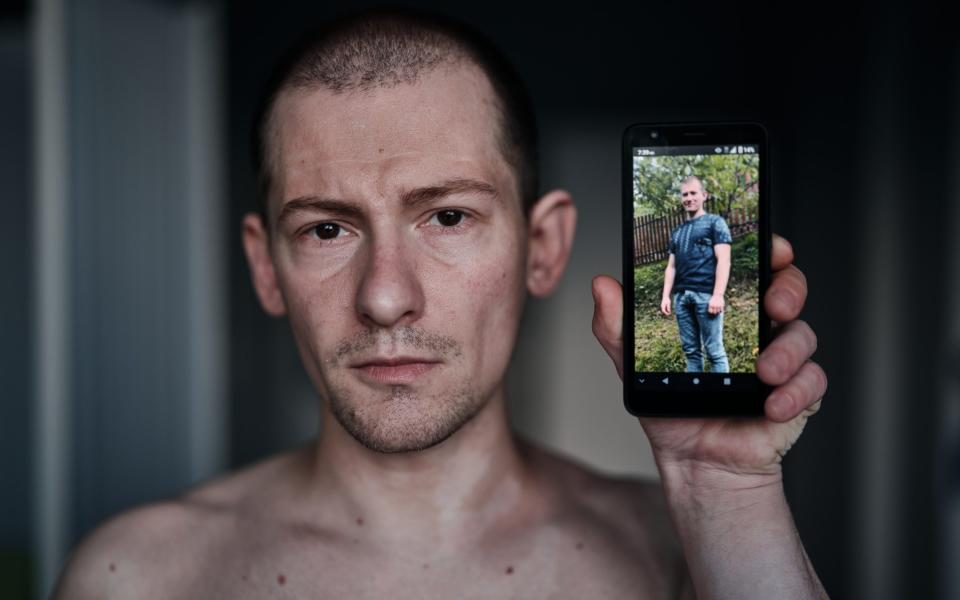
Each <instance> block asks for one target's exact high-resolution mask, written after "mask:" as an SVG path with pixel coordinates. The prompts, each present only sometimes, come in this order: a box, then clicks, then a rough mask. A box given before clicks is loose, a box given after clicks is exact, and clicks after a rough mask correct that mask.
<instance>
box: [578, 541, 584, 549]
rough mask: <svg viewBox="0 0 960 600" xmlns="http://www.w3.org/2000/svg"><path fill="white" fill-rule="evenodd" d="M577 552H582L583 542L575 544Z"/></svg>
mask: <svg viewBox="0 0 960 600" xmlns="http://www.w3.org/2000/svg"><path fill="white" fill-rule="evenodd" d="M577 550H583V542H577Z"/></svg>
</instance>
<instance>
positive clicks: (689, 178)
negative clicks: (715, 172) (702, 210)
mask: <svg viewBox="0 0 960 600" xmlns="http://www.w3.org/2000/svg"><path fill="white" fill-rule="evenodd" d="M691 181H696V182H697V183H699V184H700V191H701V192H703V193H704V194H706V193H707V188H706V187H704V185H703V180H701V179H700V178H699V177H697V176H696V175H687V176H686V177H684V178H683V181H681V182H680V187H681V188H682V187H683V186H684V184H687V183H690V182H691Z"/></svg>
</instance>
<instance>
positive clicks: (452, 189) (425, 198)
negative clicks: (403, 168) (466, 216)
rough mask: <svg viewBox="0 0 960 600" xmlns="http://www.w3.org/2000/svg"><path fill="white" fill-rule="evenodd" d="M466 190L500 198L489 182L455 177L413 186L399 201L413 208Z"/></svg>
mask: <svg viewBox="0 0 960 600" xmlns="http://www.w3.org/2000/svg"><path fill="white" fill-rule="evenodd" d="M468 192H474V193H480V194H485V195H488V196H491V197H492V198H493V199H494V200H498V201H499V200H500V194H499V193H498V192H497V188H495V187H493V186H492V185H490V184H489V183H486V182H484V181H479V180H477V179H468V178H463V177H457V178H454V179H448V180H446V181H444V182H443V183H440V184H438V185H431V186H427V187H421V188H414V189H412V190H409V191H406V192H404V193H403V194H402V195H401V196H400V202H401V203H402V204H403V206H404V207H405V208H415V207H417V206H421V205H423V204H428V203H430V202H433V201H434V200H439V199H440V198H443V197H445V196H450V195H452V194H462V193H468Z"/></svg>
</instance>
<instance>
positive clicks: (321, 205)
mask: <svg viewBox="0 0 960 600" xmlns="http://www.w3.org/2000/svg"><path fill="white" fill-rule="evenodd" d="M300 211H312V212H320V211H324V212H329V213H333V214H335V215H340V216H343V217H351V218H354V219H360V218H363V209H362V208H360V205H359V204H354V203H353V202H347V201H345V200H334V199H331V198H320V197H318V196H301V197H299V198H294V199H293V200H289V201H287V202H285V203H284V204H283V206H282V207H280V216H279V217H277V222H283V220H284V219H286V218H288V217H289V216H290V215H292V214H294V213H296V212H300Z"/></svg>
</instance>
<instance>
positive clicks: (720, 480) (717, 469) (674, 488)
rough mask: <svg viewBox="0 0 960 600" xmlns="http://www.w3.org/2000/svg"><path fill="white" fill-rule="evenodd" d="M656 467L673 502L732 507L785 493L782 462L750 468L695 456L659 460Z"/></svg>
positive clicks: (748, 504) (724, 509)
mask: <svg viewBox="0 0 960 600" xmlns="http://www.w3.org/2000/svg"><path fill="white" fill-rule="evenodd" d="M657 468H658V469H659V471H660V478H661V481H662V484H663V488H664V492H665V494H666V496H667V499H668V500H669V501H670V504H671V505H684V506H686V505H690V506H693V507H696V506H704V507H707V506H708V507H710V508H712V509H714V510H721V511H730V510H736V509H738V508H747V507H751V506H756V504H757V503H758V502H766V501H768V500H770V499H772V498H782V497H783V471H782V469H781V468H780V464H779V463H777V464H774V465H770V466H768V467H764V468H758V469H749V470H747V469H742V468H735V467H725V466H721V465H714V464H707V463H702V462H699V461H692V460H677V461H673V460H658V461H657ZM707 500H709V501H708V502H706V501H707Z"/></svg>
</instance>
